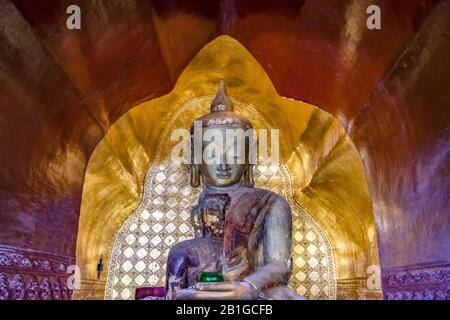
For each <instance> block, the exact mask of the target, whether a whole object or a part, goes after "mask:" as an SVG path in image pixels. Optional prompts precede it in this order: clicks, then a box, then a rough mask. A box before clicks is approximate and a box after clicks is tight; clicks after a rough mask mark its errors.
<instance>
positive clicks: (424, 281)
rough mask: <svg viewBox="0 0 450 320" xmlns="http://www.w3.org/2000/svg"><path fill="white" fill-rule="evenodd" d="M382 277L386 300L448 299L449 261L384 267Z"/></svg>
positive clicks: (449, 281)
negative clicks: (390, 267)
mask: <svg viewBox="0 0 450 320" xmlns="http://www.w3.org/2000/svg"><path fill="white" fill-rule="evenodd" d="M382 279H383V292H384V298H385V299H387V300H450V263H436V264H419V265H410V266H403V267H398V268H392V269H384V270H383V272H382Z"/></svg>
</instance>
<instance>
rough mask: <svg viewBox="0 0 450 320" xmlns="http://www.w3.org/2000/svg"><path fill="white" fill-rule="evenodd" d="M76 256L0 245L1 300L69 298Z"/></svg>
mask: <svg viewBox="0 0 450 320" xmlns="http://www.w3.org/2000/svg"><path fill="white" fill-rule="evenodd" d="M73 264H75V259H74V258H71V257H66V256H59V255H55V254H51V253H47V252H41V251H33V250H26V249H19V248H15V247H11V246H3V245H0V300H25V299H27V300H67V299H71V296H72V290H69V289H68V288H67V280H68V278H69V277H70V274H68V273H67V268H68V266H70V265H73Z"/></svg>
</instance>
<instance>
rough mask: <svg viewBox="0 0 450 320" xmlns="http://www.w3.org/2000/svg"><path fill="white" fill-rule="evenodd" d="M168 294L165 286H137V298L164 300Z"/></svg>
mask: <svg viewBox="0 0 450 320" xmlns="http://www.w3.org/2000/svg"><path fill="white" fill-rule="evenodd" d="M165 296H166V292H165V288H164V287H142V288H136V292H135V297H134V298H135V299H136V300H163V299H164V298H165Z"/></svg>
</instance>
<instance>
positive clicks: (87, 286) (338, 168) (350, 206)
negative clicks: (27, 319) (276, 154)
mask: <svg viewBox="0 0 450 320" xmlns="http://www.w3.org/2000/svg"><path fill="white" fill-rule="evenodd" d="M219 79H224V80H225V82H226V83H227V87H228V91H229V93H230V96H232V97H234V98H235V99H236V101H238V102H239V103H238V105H241V108H240V109H241V111H242V112H245V110H250V109H254V111H255V112H254V114H253V117H250V118H251V119H252V120H254V119H268V120H269V121H270V124H271V125H272V126H273V127H274V128H279V129H280V140H281V141H280V142H281V143H280V144H281V154H282V158H283V159H284V160H285V161H284V167H285V172H289V178H288V179H287V180H285V181H289V183H288V184H289V188H288V189H287V192H290V193H291V197H292V199H291V200H292V204H293V205H298V207H299V208H304V212H306V213H307V214H308V215H309V216H310V217H311V221H313V222H317V228H318V229H317V230H322V231H321V232H319V233H318V234H319V235H320V236H321V237H322V238H323V240H324V241H325V240H327V239H328V240H329V241H328V242H329V244H330V246H329V247H330V249H329V252H330V254H329V257H333V258H332V259H331V260H330V262H331V263H329V264H327V267H330V266H332V269H331V271H330V272H331V273H330V274H327V277H328V278H327V279H328V280H329V279H333V281H334V287H333V286H332V287H331V288H328V295H326V296H325V295H322V296H321V295H318V296H317V298H336V297H347V298H348V297H350V298H351V297H355V298H357V297H375V298H377V297H379V296H380V291H379V290H377V288H375V290H372V288H367V287H366V280H367V278H368V276H369V275H368V274H367V268H368V267H370V266H373V265H375V266H378V265H379V262H378V250H377V244H376V235H375V226H374V221H373V211H372V206H371V201H370V197H369V193H368V189H367V184H366V181H365V177H364V173H363V167H362V163H361V160H360V157H359V154H358V152H357V150H356V148H355V146H354V145H353V143H352V142H351V140H350V138H349V137H348V136H347V135H346V134H345V131H344V130H343V129H342V127H341V126H340V125H339V123H338V121H337V120H336V119H334V118H333V117H332V116H330V115H329V114H327V113H325V112H323V111H321V110H320V109H318V108H316V107H314V106H311V105H308V104H306V103H302V102H298V101H294V100H291V99H286V98H283V97H280V96H278V94H277V93H276V91H275V89H274V88H273V85H272V84H271V82H270V79H269V78H268V76H267V75H266V73H265V72H264V70H263V69H262V68H261V66H260V65H259V64H258V63H257V62H256V61H255V59H254V58H253V57H252V56H251V55H250V53H249V52H248V51H247V50H246V49H245V48H244V47H242V46H241V45H240V44H239V43H238V42H237V41H235V40H234V39H232V38H230V37H228V36H222V37H219V38H217V39H215V40H214V41H212V42H211V43H210V44H208V45H207V46H206V47H205V48H204V49H202V50H201V51H200V52H199V54H198V55H197V56H196V57H195V58H194V59H193V60H192V62H191V63H190V64H189V65H188V66H187V67H186V69H185V70H184V72H183V73H182V75H181V76H180V78H179V79H178V82H177V84H176V86H175V88H174V90H173V91H172V92H171V93H170V94H168V95H166V96H163V97H161V98H157V99H154V100H151V101H149V102H145V103H143V104H141V105H139V106H137V107H136V108H134V109H132V110H130V111H129V112H128V113H127V114H125V115H124V116H123V117H122V118H121V119H120V120H119V121H118V122H117V123H115V124H114V125H113V126H112V127H111V128H110V130H109V131H108V133H107V135H106V136H105V138H104V139H103V140H102V141H101V142H100V143H99V145H98V146H97V148H96V150H95V151H94V153H93V155H92V158H91V160H90V162H89V165H88V169H87V172H86V178H85V185H84V189H83V198H82V206H81V215H80V224H79V234H78V243H77V264H78V265H79V266H80V267H81V270H82V287H81V288H80V289H79V290H77V291H76V292H75V298H103V297H105V296H104V294H105V292H106V297H107V298H114V296H113V295H114V293H113V291H112V289H113V287H114V282H116V283H117V282H118V281H122V279H119V278H117V277H116V278H114V277H112V276H111V275H113V274H114V273H115V272H116V271H117V270H118V268H119V267H122V265H120V266H119V265H118V264H117V259H116V258H117V255H116V256H114V251H115V250H116V251H117V250H119V251H120V250H122V249H123V251H125V250H126V249H127V248H125V247H123V248H121V245H120V243H119V242H117V240H118V239H119V238H120V236H121V231H120V230H122V231H123V230H125V229H126V228H125V226H127V227H129V228H131V227H132V226H131V224H132V223H131V222H130V221H132V218H131V216H130V215H131V213H133V212H134V213H136V212H139V214H142V213H143V211H142V212H141V211H139V210H140V208H142V206H139V205H140V203H141V202H142V197H143V195H144V190H143V187H144V183H145V177H146V175H147V173H148V172H149V171H148V170H149V168H150V167H151V165H152V164H155V163H157V160H158V159H157V158H156V156H157V153H158V140H159V139H160V137H161V135H162V134H163V133H164V129H165V128H168V127H169V124H170V122H171V121H173V120H174V119H178V120H176V121H181V122H182V123H188V122H189V121H192V120H193V119H194V118H195V116H196V115H197V116H198V115H199V114H200V113H204V112H205V111H202V110H201V107H200V108H198V109H196V108H189V107H183V106H186V105H188V106H189V103H192V101H196V103H198V105H199V106H202V105H203V108H204V106H205V105H206V103H207V100H208V99H210V96H211V95H213V94H214V93H215V90H216V86H217V83H218V81H219ZM202 99H203V100H202ZM200 100H202V101H200ZM244 101H245V103H244ZM250 103H251V104H252V107H251V108H248V107H247V106H246V105H248V104H250ZM244 106H245V107H244ZM182 109H183V110H185V112H180V113H179V114H178V115H177V111H180V110H182ZM186 110H188V111H186ZM189 110H190V111H189ZM175 115H176V116H175ZM260 123H261V124H262V122H261V121H260ZM150 172H151V171H150ZM152 174H153V173H152ZM145 185H146V186H147V185H148V184H147V183H145ZM155 187H156V186H155ZM144 200H145V197H144ZM299 204H300V205H301V206H300V205H299ZM148 213H149V214H151V213H150V212H148ZM145 215H147V214H145ZM130 223H131V224H130ZM138 227H139V226H138ZM147 227H149V229H147ZM147 227H144V229H147V231H148V230H150V228H152V227H153V225H148V226H147ZM164 227H165V226H163V228H164ZM129 228H128V230H130V229H129ZM158 228H159V227H158ZM136 230H137V229H136ZM139 230H140V232H143V231H142V229H139ZM186 236H188V235H186ZM302 236H304V234H303V235H302ZM294 237H295V234H294ZM114 239H116V242H114ZM164 240H165V239H162V241H164ZM178 240H180V239H178ZM294 241H297V242H298V241H299V240H298V239H295V238H294ZM325 242H326V241H325ZM114 243H115V244H114ZM302 249H303V250H305V247H303V248H300V249H299V250H302ZM138 250H139V249H138ZM294 250H295V249H294ZM331 252H332V254H331ZM129 253H130V252H129ZM123 254H125V252H123ZM142 254H143V252H142ZM149 254H150V253H149V252H147V253H146V255H145V256H144V258H142V259H146V258H147V257H148V255H149ZM133 255H137V251H134V252H133ZM100 256H103V257H104V262H105V270H108V286H106V278H107V277H106V274H103V275H102V276H101V277H100V279H97V276H96V263H97V261H98V259H99V257H100ZM111 257H112V258H113V259H111ZM143 261H144V260H143ZM145 261H147V262H149V260H148V259H147V260H145ZM138 262H139V261H138ZM138 262H136V264H135V265H132V268H133V270H136V271H137V273H139V270H138V269H136V268H139V269H141V268H142V266H143V265H142V264H140V266H141V267H137V263H138ZM147 262H144V263H145V267H144V268H148V265H149V264H150V263H151V262H150V263H147ZM127 268H128V267H127ZM130 270H131V269H130ZM299 271H301V270H299ZM306 271H308V270H306ZM308 272H309V273H311V272H312V271H311V270H309V271H308ZM303 273H304V275H301V274H299V277H298V278H297V279H298V281H299V282H298V283H301V282H302V281H303V282H304V283H307V282H308V281H310V279H311V278H310V276H311V275H310V274H309V273H305V272H303ZM135 274H136V273H135ZM138 276H139V275H137V276H136V277H134V278H132V277H131V276H130V280H128V279H126V280H125V281H123V282H122V284H123V283H127V282H128V281H133V282H134V284H133V285H134V286H138V285H139V282H142V279H141V278H139V280H137V279H136V278H137V277H138ZM293 276H295V275H293ZM319 276H322V275H320V274H319ZM313 277H316V275H313ZM144 278H145V277H144ZM153 280H155V278H153ZM160 280H161V279H158V281H160ZM328 280H327V281H328ZM130 283H131V282H128V284H130ZM148 283H149V279H148V278H147V279H144V281H143V282H142V285H146V284H148ZM156 283H157V282H156ZM130 288H132V286H130ZM310 289H311V288H309V289H308V290H310ZM336 289H337V291H336ZM310 293H311V292H309V293H306V295H309V296H310V297H314V295H313V294H312V293H311V294H310ZM132 294H133V293H132V292H130V293H129V295H128V296H129V297H132ZM125 297H127V295H124V296H123V297H122V298H125Z"/></svg>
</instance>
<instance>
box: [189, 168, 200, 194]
mask: <svg viewBox="0 0 450 320" xmlns="http://www.w3.org/2000/svg"><path fill="white" fill-rule="evenodd" d="M190 169H191V179H190V182H191V186H192V187H193V188H197V187H198V186H200V167H199V166H198V165H196V164H192V165H191V166H190Z"/></svg>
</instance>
